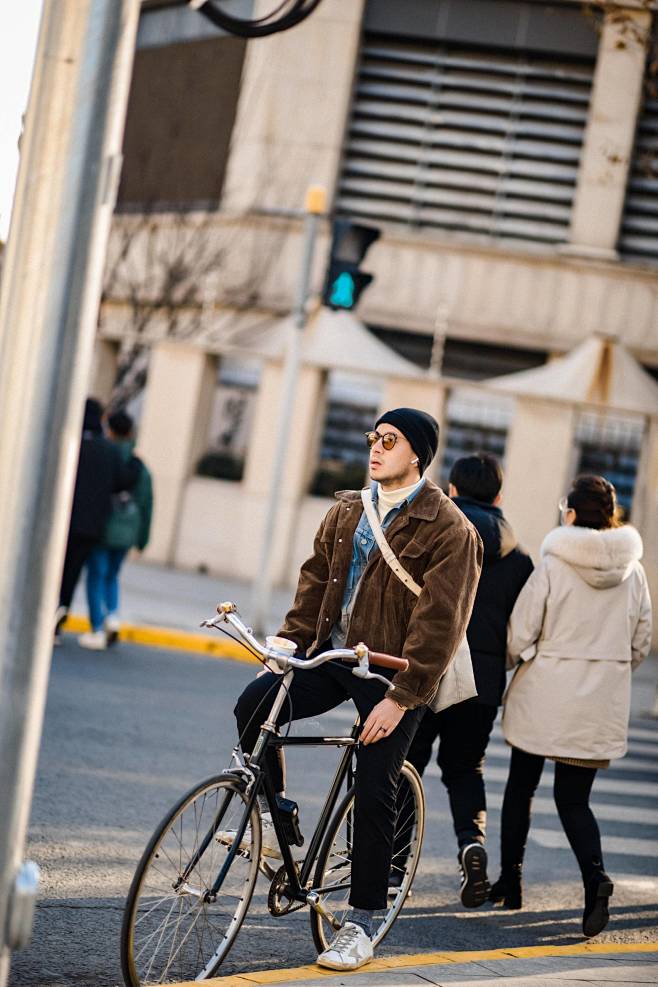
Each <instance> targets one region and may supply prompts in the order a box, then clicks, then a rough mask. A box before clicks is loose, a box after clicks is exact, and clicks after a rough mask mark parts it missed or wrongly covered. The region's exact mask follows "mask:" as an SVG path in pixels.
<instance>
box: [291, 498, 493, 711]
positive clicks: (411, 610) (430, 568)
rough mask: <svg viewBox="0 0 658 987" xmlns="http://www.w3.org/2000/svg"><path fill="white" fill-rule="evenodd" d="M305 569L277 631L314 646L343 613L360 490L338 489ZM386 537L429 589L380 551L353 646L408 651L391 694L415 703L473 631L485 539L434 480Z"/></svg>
mask: <svg viewBox="0 0 658 987" xmlns="http://www.w3.org/2000/svg"><path fill="white" fill-rule="evenodd" d="M336 498H337V500H338V503H337V504H334V506H333V507H332V508H331V510H330V511H329V512H328V513H327V514H326V516H325V518H324V520H323V522H322V524H321V525H320V529H319V531H318V533H317V535H316V537H315V543H314V546H313V555H312V556H311V557H310V558H309V559H308V560H307V561H306V562H305V563H304V565H303V566H302V569H301V573H300V577H299V583H298V586H297V594H296V596H295V600H294V602H293V605H292V608H291V609H290V611H289V612H288V614H287V616H286V619H285V622H284V625H283V627H282V628H281V630H280V631H279V634H281V635H282V636H283V637H286V638H289V639H290V640H292V641H294V642H295V643H296V644H297V646H298V648H299V649H300V650H302V651H305V652H306V653H309V652H310V651H312V650H313V649H314V648H316V647H317V646H318V645H320V644H323V643H324V642H325V641H326V640H327V639H328V638H329V635H330V633H331V630H332V628H333V626H334V624H335V623H336V622H337V621H338V620H339V618H340V613H341V604H342V600H343V593H344V588H345V582H346V580H347V575H348V572H349V568H350V562H351V559H352V540H353V538H354V532H355V530H356V527H357V525H358V523H359V519H360V517H361V513H362V506H361V499H360V494H359V492H358V491H354V490H347V491H342V492H340V493H337V494H336ZM386 540H387V541H388V543H389V545H390V546H391V548H392V549H393V551H394V552H395V554H396V555H397V557H398V559H399V560H400V562H401V563H402V565H403V566H404V568H405V569H406V570H407V571H408V572H409V573H410V574H411V575H412V576H413V578H414V580H415V581H416V582H417V583H419V584H420V585H421V586H422V587H423V589H422V593H421V594H420V596H418V597H417V596H415V595H414V594H413V593H412V592H411V590H409V589H407V588H406V586H404V584H403V583H402V582H401V581H400V580H399V579H398V577H397V576H396V575H395V574H394V573H393V571H392V570H391V569H390V567H389V566H388V565H387V564H386V562H385V561H384V559H383V558H382V555H381V552H380V551H379V549H378V548H377V547H376V546H375V548H373V550H372V552H371V555H370V558H369V560H368V564H367V566H366V568H365V571H364V573H363V577H362V580H361V583H360V585H359V588H358V590H357V596H356V599H355V601H354V606H353V609H352V614H351V619H350V624H349V627H348V632H347V641H346V645H345V646H346V647H352V646H353V645H355V644H358V642H359V641H364V642H365V643H366V644H367V645H368V647H369V648H371V649H373V650H375V651H385V652H387V653H388V654H393V655H401V656H402V657H404V658H407V659H408V661H409V668H408V669H407V671H406V672H398V673H397V674H396V675H395V677H394V678H393V683H392V690H393V691H392V696H393V697H394V698H395V699H396V700H397V701H398V702H400V703H401V704H402V705H404V706H407V707H409V708H415V707H416V706H421V705H424V704H426V703H428V702H429V701H430V700H431V699H432V697H433V696H434V693H435V692H436V690H437V688H438V684H439V680H440V678H441V675H442V674H443V672H444V671H445V669H446V668H447V667H448V664H449V663H450V661H451V660H452V659H453V657H454V655H455V652H456V650H457V648H458V647H459V644H460V642H461V640H462V638H463V637H464V634H465V633H466V627H467V625H468V621H469V619H470V616H471V609H472V607H473V600H474V598H475V591H476V589H477V584H478V580H479V578H480V569H481V566H482V541H481V539H480V536H479V534H478V532H477V531H476V529H475V528H474V527H473V525H472V524H471V523H470V521H468V520H467V518H466V517H465V516H464V515H463V514H462V512H461V511H460V510H459V508H457V507H455V505H454V504H453V503H452V501H451V500H450V498H449V497H446V495H445V494H444V493H443V492H442V491H441V490H440V489H439V487H437V485H436V484H435V483H432V481H431V480H426V481H425V483H424V485H423V487H422V488H421V490H420V491H419V492H418V494H417V495H416V497H415V498H414V499H413V500H412V502H411V503H410V504H408V505H407V506H406V507H404V508H403V509H402V510H401V511H400V513H399V514H398V515H397V517H395V518H394V520H393V521H392V522H391V524H390V525H389V526H388V528H387V529H386Z"/></svg>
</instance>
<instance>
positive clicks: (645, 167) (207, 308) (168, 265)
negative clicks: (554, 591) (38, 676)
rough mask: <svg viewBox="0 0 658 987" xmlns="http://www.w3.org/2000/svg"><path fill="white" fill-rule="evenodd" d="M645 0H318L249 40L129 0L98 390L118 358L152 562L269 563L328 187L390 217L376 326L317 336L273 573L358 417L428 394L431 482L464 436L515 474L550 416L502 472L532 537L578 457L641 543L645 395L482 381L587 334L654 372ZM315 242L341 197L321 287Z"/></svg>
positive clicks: (657, 137) (378, 272) (298, 550)
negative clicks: (317, 197) (270, 515)
mask: <svg viewBox="0 0 658 987" xmlns="http://www.w3.org/2000/svg"><path fill="white" fill-rule="evenodd" d="M268 5H269V6H271V3H270V0H263V2H261V0H257V2H254V3H250V2H248V0H244V3H243V9H244V10H245V11H247V10H249V11H255V12H256V13H257V12H258V10H259V8H260V7H262V8H263V9H268ZM653 6H654V5H653V4H652V3H647V2H643V0H637V2H631V0H629V3H628V5H627V6H623V5H622V6H621V7H620V5H619V4H618V3H615V4H610V5H607V4H606V3H595V4H592V3H582V2H580V0H573V2H572V0H553V2H549V3H543V2H539V0H405V2H404V3H400V2H397V0H323V2H322V3H321V4H320V6H319V7H318V9H317V11H315V12H314V14H313V15H312V16H311V17H310V18H308V20H307V21H305V22H304V23H303V24H302V25H300V26H298V27H297V28H295V29H294V30H292V31H288V32H285V33H283V34H279V35H275V36H274V37H271V38H268V39H263V40H257V41H252V42H249V43H245V42H244V41H242V40H240V39H237V38H232V37H226V36H222V35H221V33H220V32H218V31H217V30H216V29H215V28H214V27H212V26H211V25H209V24H208V23H207V22H205V21H204V19H203V18H202V17H201V15H199V14H198V13H195V12H193V11H191V10H189V9H188V8H187V7H185V6H181V5H180V4H179V3H158V2H146V3H144V5H143V13H142V19H141V24H140V33H139V43H138V51H137V54H136V60H135V69H134V75H133V84H132V90H131V98H130V106H129V114H128V121H127V126H126V136H125V141H124V155H125V163H124V170H123V175H122V180H121V186H120V192H119V203H118V207H117V212H116V216H115V220H114V225H113V230H112V235H111V241H110V247H109V253H108V261H107V271H106V282H105V292H104V298H103V303H102V307H101V312H100V317H99V336H98V346H97V360H96V368H95V381H94V389H95V390H96V392H97V393H98V394H99V395H100V396H102V397H105V398H107V397H108V396H109V394H110V392H111V391H112V388H113V387H114V388H117V372H118V373H119V378H118V389H117V390H116V393H118V394H119V395H120V396H121V395H122V396H123V399H125V400H129V401H132V402H133V405H132V406H133V407H135V408H136V409H137V410H138V413H140V414H141V430H140V448H141V450H142V452H143V453H144V456H145V458H147V459H148V461H149V464H150V465H151V466H152V468H153V471H154V476H155V484H156V500H157V507H156V516H155V524H154V538H153V542H152V546H151V548H150V556H151V558H153V559H154V560H160V561H167V562H172V563H175V564H179V565H184V566H190V567H194V566H204V567H207V568H209V569H210V570H212V571H216V572H218V573H230V574H232V575H239V576H242V577H244V578H252V577H253V576H254V574H255V572H256V569H257V567H258V564H259V561H258V560H259V557H260V554H259V553H260V543H261V536H262V524H263V516H264V505H265V504H266V502H267V499H268V495H269V480H270V477H271V470H272V456H273V435H274V433H275V431H276V424H277V415H278V413H279V411H278V409H279V407H280V401H281V393H280V392H281V380H282V378H281V374H282V367H281V360H282V356H283V349H284V346H283V343H281V340H280V339H279V336H280V333H281V321H280V320H281V318H282V317H283V316H285V314H286V313H287V312H289V311H290V309H291V307H292V304H293V299H294V297H295V290H296V282H297V278H298V270H299V265H300V258H301V253H302V246H303V245H302V219H301V218H300V216H299V211H300V208H301V207H302V205H303V202H304V196H305V191H306V189H307V188H308V186H310V185H313V184H315V185H322V186H324V187H325V188H326V190H327V193H328V197H329V210H330V213H331V214H332V215H336V216H349V217H353V218H356V219H359V220H361V221H364V222H367V223H371V224H374V225H376V226H378V227H379V228H380V229H381V231H382V236H381V238H380V240H379V241H378V242H377V243H376V245H375V246H374V247H373V248H372V250H371V253H370V254H369V255H368V258H367V260H368V263H367V267H368V269H369V270H370V271H371V272H372V273H373V274H374V275H375V279H374V282H373V284H372V286H371V287H370V288H369V289H368V291H367V293H366V294H365V295H364V296H363V300H362V302H361V304H360V307H359V319H360V321H361V322H362V323H363V325H364V326H366V327H367V330H364V331H366V332H367V333H368V334H369V336H370V337H371V339H372V342H373V344H375V343H376V344H377V346H381V347H383V348H381V349H378V348H377V346H374V345H373V347H372V348H369V344H366V342H364V339H363V337H362V335H361V333H360V330H359V329H358V328H355V330H354V331H355V332H356V333H357V335H358V339H359V341H358V342H355V344H354V347H352V345H351V344H345V343H344V341H343V343H341V345H343V346H344V348H346V349H347V351H348V352H347V354H342V355H341V358H340V359H338V358H337V357H336V356H335V355H334V354H332V353H331V352H330V350H331V347H329V352H328V353H327V352H323V355H322V356H321V357H320V356H318V347H317V345H316V343H314V342H313V340H311V341H310V343H309V346H308V347H307V349H308V354H312V353H315V356H312V355H308V354H307V359H306V362H305V363H304V364H303V368H302V372H301V375H300V379H299V382H298V386H297V388H296V406H295V419H294V421H295V427H294V430H293V431H294V434H293V439H292V441H291V447H290V453H289V461H288V464H287V468H286V472H285V481H284V489H283V490H282V512H281V517H280V523H279V525H278V541H277V543H276V559H277V561H276V576H277V579H279V580H280V581H287V582H290V581H292V580H293V579H294V576H295V573H296V569H297V567H298V564H299V561H300V559H302V558H303V557H304V555H305V554H307V552H308V550H309V548H310V544H311V541H310V540H311V537H312V532H313V530H314V528H315V526H316V524H317V521H318V519H319V517H320V516H321V515H322V513H323V511H324V510H326V507H327V506H328V504H329V503H330V501H329V499H328V498H329V497H330V496H331V494H332V492H333V490H334V489H336V487H337V486H338V487H340V486H353V485H356V484H358V483H359V482H360V481H361V480H362V478H363V476H364V472H365V462H366V456H365V451H364V448H363V447H362V446H361V441H360V440H361V433H362V432H363V431H364V430H365V428H366V427H367V426H368V425H369V424H370V423H371V422H372V420H373V416H374V415H375V414H376V413H377V411H378V409H381V408H382V407H384V406H391V404H400V403H407V404H413V403H415V404H419V405H421V406H423V407H426V408H427V409H428V410H432V411H433V412H434V413H435V414H436V415H437V416H438V417H439V418H440V420H441V423H442V426H443V428H442V442H441V449H440V451H439V455H438V457H437V461H436V463H435V466H434V468H433V475H434V476H436V478H437V479H439V480H440V481H444V480H445V477H446V474H447V471H449V466H450V463H451V462H452V461H453V460H454V458H456V456H458V455H460V454H462V453H464V452H467V451H471V450H475V449H480V448H487V449H491V450H492V451H494V452H496V453H497V454H498V455H499V456H500V457H501V458H502V459H503V461H504V462H505V464H506V466H507V467H508V468H511V469H512V474H511V475H513V476H514V478H515V483H516V484H517V485H518V484H519V483H521V482H523V478H524V470H523V468H522V463H523V457H524V456H525V457H526V460H527V461H528V462H530V460H531V458H532V457H531V456H530V453H531V452H532V446H533V439H532V436H533V434H536V435H538V434H539V432H537V431H534V432H533V429H540V427H541V423H542V422H544V423H545V422H547V421H548V422H549V423H550V424H551V427H552V432H551V433H550V435H552V438H550V435H548V433H547V435H548V438H549V450H548V451H546V450H543V461H542V462H541V463H539V464H535V467H533V468H532V469H528V470H527V471H526V474H525V475H527V481H526V482H527V484H528V491H527V493H529V496H526V495H525V494H526V491H524V496H520V495H519V491H518V488H517V490H516V492H515V491H508V503H509V509H510V511H511V512H512V514H513V515H514V516H513V517H512V521H513V523H514V525H515V527H516V528H517V530H518V531H519V533H520V534H521V536H522V537H523V539H524V540H525V541H526V543H527V544H528V545H529V547H530V548H531V550H533V551H534V552H535V553H536V552H537V549H538V545H539V543H540V541H541V535H542V533H543V532H545V531H546V530H547V529H548V528H549V527H551V526H552V525H553V524H555V523H556V520H557V509H556V507H555V504H556V503H557V500H558V499H559V495H560V494H561V493H563V492H564V490H565V488H566V487H567V485H568V482H569V480H570V478H571V476H573V474H574V473H575V472H578V471H580V470H588V471H596V472H602V473H604V474H605V475H607V476H609V478H610V479H611V480H612V481H613V482H614V483H615V484H616V486H617V488H618V490H619V494H620V500H621V502H622V504H623V506H624V509H625V511H626V513H627V515H630V517H631V520H633V521H637V523H638V524H640V527H641V529H642V532H643V535H644V536H645V540H646V541H647V543H648V545H649V544H650V545H651V546H652V550H653V551H654V560H655V558H656V557H657V556H658V536H657V533H656V530H655V525H656V523H657V522H656V520H655V518H656V516H658V502H657V499H656V498H657V496H658V493H657V490H658V461H657V457H658V450H657V441H656V433H657V428H658V425H657V422H656V417H655V409H654V408H653V407H652V406H651V407H650V406H647V408H646V409H645V411H644V412H643V411H642V409H639V410H638V409H633V410H629V409H628V408H626V407H620V406H618V405H613V404H610V403H608V402H607V399H606V394H605V393H603V392H602V393H601V394H598V395H592V396H591V397H588V396H587V395H585V396H583V395H579V396H578V397H574V401H573V403H571V404H569V403H568V402H566V403H564V402H563V403H562V404H560V403H559V402H558V403H557V404H556V403H555V402H553V403H550V402H549V403H548V404H547V405H546V406H544V405H543V404H542V403H541V402H539V404H538V403H537V402H536V401H535V402H529V400H528V398H527V396H526V397H525V398H522V399H517V398H516V397H515V396H514V395H513V394H512V395H511V396H510V395H509V394H507V393H503V392H501V391H500V390H496V389H493V388H491V387H490V386H489V385H488V384H487V383H484V382H485V381H489V380H491V378H495V377H496V376H498V375H502V374H509V373H512V372H514V371H524V370H528V369H529V368H533V367H540V366H542V365H544V364H546V363H547V362H549V361H551V360H552V359H554V358H555V357H558V356H561V355H563V354H565V353H567V352H569V351H570V350H572V349H573V348H574V347H577V346H578V345H579V344H581V343H582V342H583V341H584V340H586V339H587V338H588V337H590V336H592V335H593V334H598V335H599V336H603V337H606V338H614V339H615V340H616V341H618V342H619V343H620V344H622V346H623V347H624V348H625V350H626V351H628V353H630V354H631V355H632V356H633V358H634V359H635V360H636V361H637V363H638V364H639V365H640V366H641V367H642V368H643V369H644V371H645V372H646V373H647V374H648V375H649V376H650V377H651V378H653V379H654V380H658V280H657V278H656V275H657V273H658V98H657V97H656V84H657V83H658V80H657V79H655V78H654V73H655V67H654V66H655V49H654V37H655V34H654V32H655V25H654V21H655V17H656V14H655V13H654V11H653ZM328 247H329V222H328V221H327V222H326V223H325V225H324V226H323V229H322V232H321V236H320V241H319V244H318V249H317V250H316V253H315V262H314V267H313V275H312V283H313V288H314V290H315V291H316V292H317V293H319V291H320V289H321V286H322V281H323V277H324V271H325V266H326V260H327V252H328ZM311 321H313V320H311ZM343 328H344V327H343ZM313 331H315V330H313V329H311V335H312V333H313ZM333 331H334V330H333V329H332V327H331V324H325V332H328V333H329V334H331V333H332V332H333ZM355 338H356V337H355ZM341 339H342V337H341ZM277 340H278V342H277ZM350 350H353V351H354V353H353V358H352V359H349V356H350V353H349V351H350ZM357 353H358V354H360V355H359V356H356V355H355V354H357ZM396 361H397V362H396ZM117 368H119V371H118V370H117ZM144 380H146V385H145V387H143V386H142V385H143V382H144ZM656 386H657V388H658V385H656ZM657 393H658V391H657ZM136 395H139V396H138V397H136ZM524 402H525V403H524ZM140 409H141V410H140ZM521 419H523V422H525V432H524V433H523V435H524V438H523V440H521V435H522V432H523V427H522V425H523V422H521ZM535 419H537V420H536V421H535ZM532 421H535V424H534V425H533V426H532V427H530V425H529V423H530V422H532ZM540 430H541V429H540ZM535 445H536V443H535ZM551 447H554V451H553V453H551V452H550V448H551ZM535 453H536V449H535ZM512 455H513V456H514V463H510V461H509V459H510V456H512ZM529 457H530V458H529ZM539 478H541V479H539ZM533 482H534V483H536V484H540V489H536V490H535V489H533ZM524 504H525V505H526V506H525V507H524ZM529 505H532V509H530V507H529ZM653 566H654V568H655V562H654V563H653ZM657 578H658V574H657V573H655V572H653V571H652V582H653V585H654V589H655V590H657V591H658V585H656V579H657Z"/></svg>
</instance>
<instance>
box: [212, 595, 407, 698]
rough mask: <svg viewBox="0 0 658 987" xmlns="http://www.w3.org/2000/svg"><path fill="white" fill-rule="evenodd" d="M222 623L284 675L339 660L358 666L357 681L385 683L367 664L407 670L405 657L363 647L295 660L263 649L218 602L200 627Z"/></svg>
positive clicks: (233, 608)
mask: <svg viewBox="0 0 658 987" xmlns="http://www.w3.org/2000/svg"><path fill="white" fill-rule="evenodd" d="M223 623H228V624H230V625H231V627H234V628H235V630H236V631H237V632H238V634H239V635H240V637H241V638H242V639H243V640H244V641H245V642H246V643H247V644H248V645H249V646H250V647H251V648H252V649H253V650H254V651H256V652H258V654H259V655H260V656H261V657H262V658H263V660H264V661H267V660H268V659H272V660H273V661H275V662H276V664H277V665H278V666H279V668H280V669H281V671H284V672H286V671H288V670H289V669H303V670H305V671H306V670H309V669H312V668H317V667H318V666H319V665H323V664H324V663H325V662H327V661H332V660H333V659H335V658H339V659H342V660H343V661H354V662H356V663H357V666H358V667H357V668H354V669H353V670H352V674H353V675H357V676H359V677H360V678H377V679H382V681H384V682H386V684H388V680H387V679H383V677H382V676H381V675H376V674H375V673H372V672H369V671H368V667H369V665H379V666H380V667H382V668H395V669H398V671H401V672H404V671H406V670H407V668H408V667H409V662H408V661H407V659H406V658H396V657H395V655H387V654H385V653H384V652H381V651H370V649H369V648H368V646H367V645H366V644H357V645H356V646H355V647H354V648H333V649H332V650H331V651H323V652H322V654H320V655H316V656H315V658H308V659H302V658H294V657H293V656H292V655H285V654H282V652H281V651H277V650H276V649H274V648H267V647H263V645H262V644H261V643H260V641H258V640H257V638H255V637H254V635H253V633H252V631H251V628H249V627H247V626H246V625H245V624H244V623H243V622H242V620H241V619H240V617H239V616H238V613H237V607H236V605H235V604H234V603H229V602H227V603H219V604H218V605H217V616H216V617H211V618H210V619H209V620H203V621H201V626H202V627H214V628H218V627H219V625H220V624H223Z"/></svg>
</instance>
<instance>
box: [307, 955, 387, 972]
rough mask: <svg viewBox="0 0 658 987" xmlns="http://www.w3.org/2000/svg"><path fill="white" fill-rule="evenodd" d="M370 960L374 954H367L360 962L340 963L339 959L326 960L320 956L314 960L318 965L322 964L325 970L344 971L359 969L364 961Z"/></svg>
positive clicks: (369, 961) (368, 961)
mask: <svg viewBox="0 0 658 987" xmlns="http://www.w3.org/2000/svg"><path fill="white" fill-rule="evenodd" d="M372 960H374V956H368V958H367V959H365V960H361V962H360V963H341V962H340V960H328V959H324V957H322V956H318V958H317V960H316V962H317V965H318V966H322V967H324V968H325V969H327V970H340V971H343V972H344V971H347V970H360V969H361V967H362V966H365V965H366V963H371V962H372Z"/></svg>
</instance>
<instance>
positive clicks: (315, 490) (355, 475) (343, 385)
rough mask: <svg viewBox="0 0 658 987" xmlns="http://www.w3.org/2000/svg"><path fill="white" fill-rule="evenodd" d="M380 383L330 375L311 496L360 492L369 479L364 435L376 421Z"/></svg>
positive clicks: (333, 373)
mask: <svg viewBox="0 0 658 987" xmlns="http://www.w3.org/2000/svg"><path fill="white" fill-rule="evenodd" d="M381 396H382V389H381V384H380V383H379V382H378V381H377V380H375V379H374V378H372V377H362V376H360V375H358V374H352V373H339V372H337V371H332V372H331V373H330V374H329V381H328V385H327V404H326V411H325V416H324V428H323V431H322V438H321V440H320V454H319V458H318V466H317V469H316V472H315V476H314V477H313V480H312V482H311V488H310V493H311V494H313V495H314V496H316V497H332V496H333V495H334V493H335V492H336V490H359V489H360V488H361V487H362V486H363V485H364V483H365V482H366V480H367V473H368V447H367V445H366V440H365V435H364V433H365V432H367V431H368V430H369V429H371V428H372V427H373V425H374V423H375V421H376V420H377V409H378V408H379V406H380V402H381Z"/></svg>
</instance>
